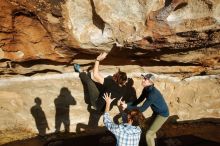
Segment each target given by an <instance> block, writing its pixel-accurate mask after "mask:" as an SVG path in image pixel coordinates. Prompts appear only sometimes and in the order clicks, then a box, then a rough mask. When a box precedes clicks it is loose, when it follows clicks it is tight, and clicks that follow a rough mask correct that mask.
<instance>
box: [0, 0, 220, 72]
mask: <svg viewBox="0 0 220 146" xmlns="http://www.w3.org/2000/svg"><path fill="white" fill-rule="evenodd" d="M172 7H173V8H174V6H173V4H172V3H170V1H167V2H165V1H163V0H154V1H146V0H135V1H132V2H131V1H128V0H127V1H122V0H113V1H105V0H102V1H98V0H89V1H88V0H80V1H79V0H77V1H71V0H60V1H59V0H52V1H49V0H41V1H35V0H19V1H18V0H10V1H9V0H2V1H1V3H0V8H1V9H2V13H1V14H0V15H1V17H0V19H1V22H2V23H1V24H0V57H1V66H2V68H1V72H2V74H22V72H19V71H18V70H16V69H14V70H10V71H8V69H7V67H9V66H10V68H16V67H17V66H20V64H21V63H22V66H24V64H25V65H26V64H29V65H28V66H29V67H31V66H30V64H31V65H35V64H39V63H40V62H44V61H46V62H47V64H51V65H56V64H58V63H59V62H63V63H66V64H67V63H72V62H74V61H75V60H76V59H83V60H85V59H87V60H91V59H94V57H95V56H96V55H97V53H98V52H101V51H107V52H111V53H110V55H109V58H111V57H113V58H117V59H120V62H121V64H120V65H126V62H127V61H124V60H125V58H126V59H127V60H133V62H135V64H136V65H144V66H146V65H148V64H146V63H143V62H149V64H152V65H154V66H161V65H162V66H176V65H178V66H179V65H180V66H183V67H184V66H188V65H191V66H197V67H201V68H202V69H201V70H205V71H206V72H207V74H217V73H219V50H218V48H219V42H220V38H219V22H220V18H219V14H220V11H219V9H218V8H219V7H220V3H219V1H218V0H212V1H208V0H203V1H200V0H196V1H192V0H188V1H185V3H183V4H180V5H175V9H173V8H172ZM161 10H165V11H166V12H167V13H166V14H165V13H163V14H162V15H161V14H160V12H161ZM121 50H124V54H123V56H125V57H124V58H122V59H121V53H120V52H121ZM139 54H142V55H139ZM195 54H201V55H200V56H199V55H195ZM207 54H208V56H207V58H206V55H207ZM209 54H213V55H209ZM167 55H168V56H170V55H172V57H171V58H169V59H167ZM164 56H166V59H164ZM204 56H205V57H204ZM192 57H195V58H194V59H191V58H192ZM30 61H31V62H30ZM8 62H9V63H10V62H12V65H7V64H8ZM5 64H6V65H5ZM41 64H42V63H41ZM108 64H111V65H115V64H113V63H110V62H109V63H108ZM130 64H131V63H130ZM207 68H208V69H207ZM26 69H27V70H28V68H27V67H26ZM48 70H49V69H48ZM209 70H214V71H209ZM216 70H217V71H216ZM158 72H159V70H158Z"/></svg>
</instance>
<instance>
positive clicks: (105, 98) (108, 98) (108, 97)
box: [103, 93, 115, 105]
mask: <svg viewBox="0 0 220 146" xmlns="http://www.w3.org/2000/svg"><path fill="white" fill-rule="evenodd" d="M103 99H104V100H105V102H106V104H108V105H110V104H111V103H112V101H114V100H115V98H112V99H111V93H109V94H108V93H104V96H103Z"/></svg>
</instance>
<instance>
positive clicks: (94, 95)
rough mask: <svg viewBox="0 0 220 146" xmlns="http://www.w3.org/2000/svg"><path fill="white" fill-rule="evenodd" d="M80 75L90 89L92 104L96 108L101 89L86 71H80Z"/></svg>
mask: <svg viewBox="0 0 220 146" xmlns="http://www.w3.org/2000/svg"><path fill="white" fill-rule="evenodd" d="M79 77H80V79H81V81H82V83H83V84H84V85H86V87H87V89H88V94H89V98H90V102H91V105H92V106H93V107H95V108H96V101H97V99H98V97H99V94H100V93H99V90H98V88H97V86H96V84H95V83H94V81H93V80H92V79H91V78H90V77H89V75H87V74H86V73H85V72H81V73H79Z"/></svg>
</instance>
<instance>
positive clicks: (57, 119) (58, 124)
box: [55, 115, 62, 133]
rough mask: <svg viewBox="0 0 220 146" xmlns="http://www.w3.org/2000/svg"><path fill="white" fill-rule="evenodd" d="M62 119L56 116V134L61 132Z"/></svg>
mask: <svg viewBox="0 0 220 146" xmlns="http://www.w3.org/2000/svg"><path fill="white" fill-rule="evenodd" d="M61 123H62V121H61V118H60V117H59V116H57V115H56V116H55V133H59V132H60V127H61Z"/></svg>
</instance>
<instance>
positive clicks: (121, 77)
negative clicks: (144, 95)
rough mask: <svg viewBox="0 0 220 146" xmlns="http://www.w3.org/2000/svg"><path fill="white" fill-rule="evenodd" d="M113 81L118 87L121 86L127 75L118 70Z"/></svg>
mask: <svg viewBox="0 0 220 146" xmlns="http://www.w3.org/2000/svg"><path fill="white" fill-rule="evenodd" d="M113 80H114V81H115V82H116V83H117V84H118V85H123V84H124V83H125V82H126V81H127V74H126V73H125V72H122V71H120V69H119V70H118V72H117V73H115V74H114V75H113Z"/></svg>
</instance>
